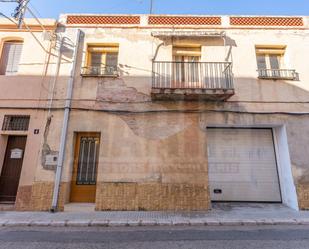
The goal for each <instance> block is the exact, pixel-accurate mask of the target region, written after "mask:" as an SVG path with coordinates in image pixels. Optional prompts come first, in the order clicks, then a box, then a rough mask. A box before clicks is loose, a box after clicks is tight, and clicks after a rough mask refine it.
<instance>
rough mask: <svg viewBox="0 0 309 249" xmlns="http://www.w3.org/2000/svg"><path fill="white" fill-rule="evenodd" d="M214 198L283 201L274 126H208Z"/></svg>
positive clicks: (211, 184) (212, 196) (209, 161)
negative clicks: (230, 127) (247, 127)
mask: <svg viewBox="0 0 309 249" xmlns="http://www.w3.org/2000/svg"><path fill="white" fill-rule="evenodd" d="M207 137H208V141H207V143H208V167H209V184H210V193H211V200H213V201H248V202H250V201H256V202H281V195H280V187H279V179H278V172H277V165H276V156H275V149H274V142H273V136H272V130H271V129H225V128H222V129H221V128H210V129H207Z"/></svg>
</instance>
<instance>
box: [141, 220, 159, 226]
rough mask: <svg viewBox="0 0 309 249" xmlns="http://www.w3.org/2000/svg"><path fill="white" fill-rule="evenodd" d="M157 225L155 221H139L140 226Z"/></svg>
mask: <svg viewBox="0 0 309 249" xmlns="http://www.w3.org/2000/svg"><path fill="white" fill-rule="evenodd" d="M155 225H157V221H156V220H142V221H141V226H155Z"/></svg>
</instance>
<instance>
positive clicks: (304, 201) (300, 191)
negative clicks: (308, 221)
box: [297, 184, 309, 210]
mask: <svg viewBox="0 0 309 249" xmlns="http://www.w3.org/2000/svg"><path fill="white" fill-rule="evenodd" d="M297 197H298V205H299V209H301V210H309V184H300V185H298V186H297Z"/></svg>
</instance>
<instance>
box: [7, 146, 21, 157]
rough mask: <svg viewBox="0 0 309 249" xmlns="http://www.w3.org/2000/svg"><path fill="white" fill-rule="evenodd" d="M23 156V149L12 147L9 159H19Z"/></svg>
mask: <svg viewBox="0 0 309 249" xmlns="http://www.w3.org/2000/svg"><path fill="white" fill-rule="evenodd" d="M22 157H23V150H21V149H18V148H17V149H12V150H11V157H10V158H11V159H21V158H22Z"/></svg>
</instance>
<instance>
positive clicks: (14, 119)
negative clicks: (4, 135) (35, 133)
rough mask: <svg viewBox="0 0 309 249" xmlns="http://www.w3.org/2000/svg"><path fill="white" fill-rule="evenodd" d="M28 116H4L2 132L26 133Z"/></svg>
mask: <svg viewBox="0 0 309 249" xmlns="http://www.w3.org/2000/svg"><path fill="white" fill-rule="evenodd" d="M29 121H30V116H24V115H5V116H4V120H3V124H2V130H3V131H27V130H28V128H29Z"/></svg>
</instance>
